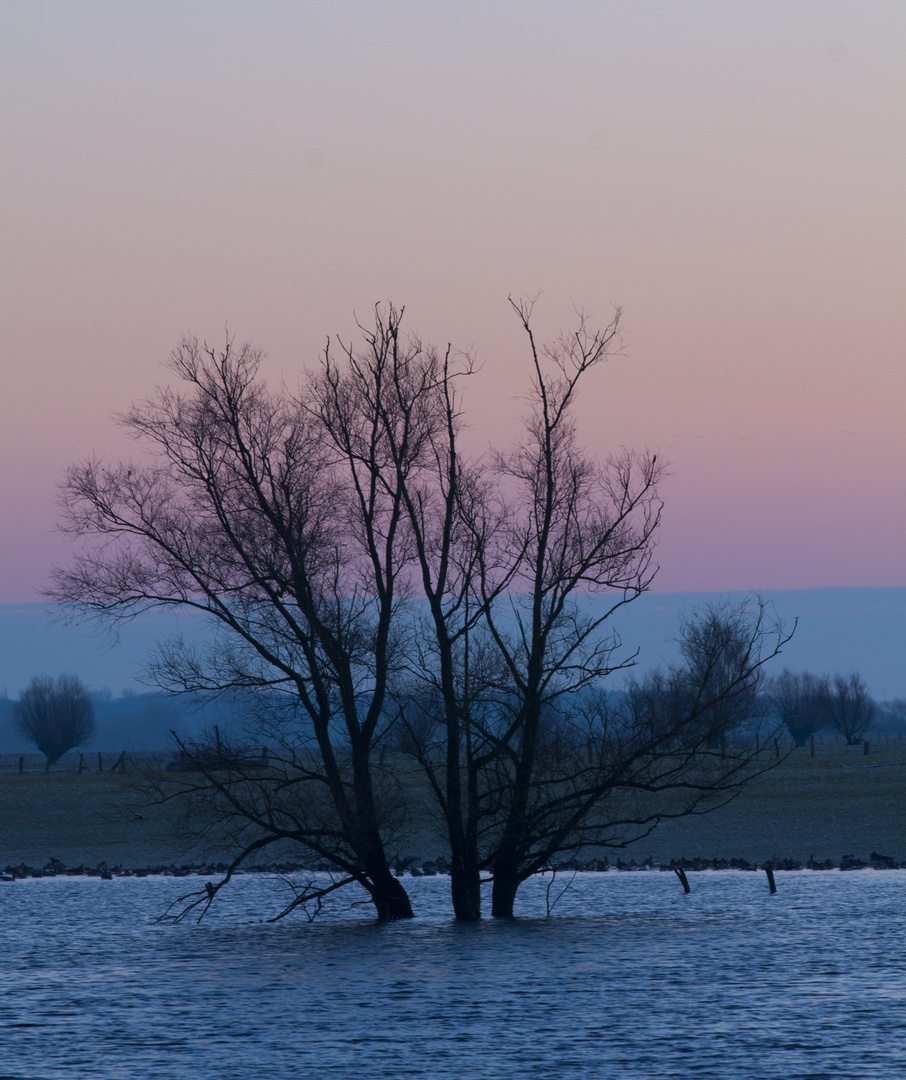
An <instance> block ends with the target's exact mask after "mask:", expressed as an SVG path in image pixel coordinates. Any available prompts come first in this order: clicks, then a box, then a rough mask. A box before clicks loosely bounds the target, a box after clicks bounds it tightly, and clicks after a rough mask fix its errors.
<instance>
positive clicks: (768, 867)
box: [764, 862, 777, 893]
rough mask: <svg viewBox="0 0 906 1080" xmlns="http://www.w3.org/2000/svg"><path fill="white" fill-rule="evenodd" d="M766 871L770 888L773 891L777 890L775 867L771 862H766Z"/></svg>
mask: <svg viewBox="0 0 906 1080" xmlns="http://www.w3.org/2000/svg"><path fill="white" fill-rule="evenodd" d="M764 872H765V873H766V874H767V875H768V888H769V889H770V890H771V892H772V893H775V892H777V886H776V885H775V884H774V867H773V866H771V864H770V863H769V862H768V863H765V864H764Z"/></svg>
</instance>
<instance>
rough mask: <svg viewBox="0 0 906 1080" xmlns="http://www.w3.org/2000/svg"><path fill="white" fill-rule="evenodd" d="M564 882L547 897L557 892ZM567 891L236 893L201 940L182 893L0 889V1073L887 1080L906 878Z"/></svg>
mask: <svg viewBox="0 0 906 1080" xmlns="http://www.w3.org/2000/svg"><path fill="white" fill-rule="evenodd" d="M565 880H566V879H558V881H557V883H556V888H555V889H554V890H553V891H552V895H556V892H557V891H559V887H560V885H561V884H563V883H564V882H565ZM690 882H691V885H692V893H691V895H689V896H684V895H683V894H682V891H681V889H680V886H679V884H678V882H677V881H676V879H675V877H674V876H673V875H672V874H662V873H657V872H651V873H636V874H618V873H609V874H580V875H578V876H577V877H576V878H575V879H574V881H573V882H572V885H571V887H570V888H569V889H568V890H567V892H566V893H565V894H564V895H563V896H562V898H561V899H560V900H559V902H558V903H557V904H556V906H555V907H554V910H553V915H552V916H551V917H550V918H548V917H546V910H547V907H546V883H545V882H544V881H541V880H537V881H533V882H530V883H528V885H527V886H526V887H525V888H524V891H523V893H522V895H521V897H520V902H521V915H522V917H521V918H520V919H519V920H518V921H516V922H515V923H512V924H500V923H495V922H492V921H491V920H487V921H486V922H485V923H483V924H481V925H479V926H460V925H457V924H455V923H454V922H452V921H451V920H450V918H449V914H448V912H449V904H448V899H447V887H448V881H447V879H446V878H441V877H438V878H422V879H408V878H407V879H406V884H407V887H409V888H410V892H411V894H412V897H413V901H414V903H415V906H416V908H417V910H418V912H419V917H418V918H417V919H416V920H414V921H413V922H411V923H408V922H407V923H405V924H396V925H389V926H378V925H375V924H373V923H371V922H370V921H368V917H369V909H368V908H367V907H364V908H363V907H352V908H350V907H349V906H348V904H347V903H346V902H345V901H344V900H343V899H342V898H340V899H339V900H338V901H337V903H335V904H333V905H332V906H331V907H330V909H329V910H328V911H327V912H326V913H325V917H323V918H322V919H319V920H317V921H315V922H314V923H308V922H306V921H304V920H299V919H291V920H284V921H283V922H280V923H275V924H269V923H264V922H261V921H259V920H260V918H262V917H264V916H267V915H269V914H272V913H273V912H275V911H276V910H278V909H279V907H280V906H282V903H283V902H285V899H286V898H285V896H283V894H282V893H281V892H280V891H279V890H280V888H281V884H280V882H279V881H277V880H276V879H272V878H267V877H264V876H251V875H250V876H247V877H243V878H239V879H236V880H235V881H234V882H233V883H231V885H230V886H228V888H229V889H230V892H229V893H228V894H227V895H226V898H225V902H224V903H223V904H221V905H219V906H217V907H215V908H214V909H213V910H212V912H211V913H210V914H209V916H208V917H207V918H206V919H205V921H204V922H202V923H201V925H195V924H194V923H189V922H183V923H180V924H178V925H172V924H160V923H155V922H154V921H153V920H154V918H155V917H156V916H157V915H159V914H160V913H161V912H162V911H163V910H164V908H165V907H166V906H167V904H168V903H169V902H170V900H172V899H173V898H174V897H176V896H178V895H179V894H180V893H184V892H185V891H186V890H187V888H188V887H189V886H190V885H191V884H193V883H194V882H193V881H192V880H191V879H176V880H174V879H170V878H145V879H134V878H132V879H114V880H113V881H101V880H99V879H91V878H87V879H86V878H54V879H42V880H35V881H18V882H15V883H5V884H2V885H0V905H2V915H3V918H2V921H0V1076H2V1077H28V1078H30V1080H38V1078H57V1077H66V1078H67V1080H68V1078H72V1077H122V1078H132V1077H142V1078H146V1077H154V1078H171V1077H172V1078H177V1077H211V1078H232V1077H243V1078H245V1077H258V1076H264V1077H267V1078H268V1080H281V1078H283V1077H297V1076H303V1077H308V1076H312V1077H322V1076H323V1077H349V1078H355V1080H367V1078H369V1077H463V1078H466V1077H468V1078H482V1077H495V1078H497V1077H502V1076H503V1077H522V1076H526V1077H529V1076H530V1077H551V1078H554V1077H556V1078H558V1080H559V1078H569V1077H602V1078H609V1077H621V1078H622V1077H627V1078H628V1077H633V1078H640V1077H641V1078H644V1077H658V1078H660V1077H693V1076H694V1077H697V1078H715V1080H716V1078H720V1080H735V1078H756V1077H757V1078H759V1080H767V1078H774V1077H778V1078H780V1077H784V1078H787V1077H789V1078H806V1077H808V1078H819V1077H828V1078H830V1077H833V1078H834V1080H839V1078H846V1080H848V1078H861V1077H885V1078H887V1077H890V1078H896V1077H900V1076H906V951H904V947H903V940H904V929H906V926H904V922H906V917H904V914H903V912H904V907H906V904H904V899H906V871H885V872H875V871H860V872H850V873H839V872H825V873H816V872H808V871H801V872H791V873H783V874H778V875H777V883H778V892H777V894H776V895H775V896H771V895H769V893H768V889H767V884H766V881H765V878H764V875H763V874H755V873H738V872H736V873H734V872H707V873H700V874H690Z"/></svg>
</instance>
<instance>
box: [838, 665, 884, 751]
mask: <svg viewBox="0 0 906 1080" xmlns="http://www.w3.org/2000/svg"><path fill="white" fill-rule="evenodd" d="M876 713H877V706H876V705H875V703H874V701H872V698H871V695H870V694H869V692H868V686H867V685H866V683H865V680H864V679H863V678H862V676H861V675H860V674H859V673H858V672H856V671H853V672H851V673H850V674H849V675H835V676H834V680H833V682H832V683H831V684H830V688H829V693H828V715H829V719H830V725H831V727H833V728H836V730H837V731H839V732H840V734H841V735H842V736H843V738H844V739H846V745H847V746H855V745H856V744H858V743H860V742H862V740H863V739H864V738H865V734H866V732H867V731H868V729H869V728H870V727H871V725H872V723H873V722H874V718H875V715H876Z"/></svg>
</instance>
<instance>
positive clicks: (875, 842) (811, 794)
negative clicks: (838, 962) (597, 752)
mask: <svg viewBox="0 0 906 1080" xmlns="http://www.w3.org/2000/svg"><path fill="white" fill-rule="evenodd" d="M131 783H132V778H131V777H130V774H129V773H126V774H125V775H120V774H119V773H116V774H111V773H97V772H92V773H82V774H81V775H79V774H77V773H76V772H75V771H55V772H51V773H50V774H49V775H44V773H43V772H41V771H39V770H37V769H36V770H34V771H26V772H24V773H23V774H19V773H18V771H17V770H16V769H15V768H8V769H4V770H2V771H0V822H2V834H0V867H3V866H6V865H18V864H19V863H23V862H24V863H26V864H28V865H30V866H43V865H45V864H46V863H47V862H48V861H49V860H50V859H51V858H56V859H60V860H61V861H62V862H64V863H65V864H66V865H67V866H78V865H83V864H84V865H86V866H94V865H96V864H97V863H98V862H100V861H102V860H103V861H105V862H107V863H108V865H110V866H114V865H116V864H122V865H123V866H128V867H146V866H156V865H161V864H170V863H171V862H175V863H177V864H181V863H188V862H191V863H198V862H206V861H221V860H223V859H224V858H226V857H228V855H229V852H228V851H226V850H224V849H222V848H219V847H218V846H217V845H216V844H214V843H213V842H212V841H211V840H210V838H209V839H208V840H206V841H203V842H201V843H195V844H193V842H192V835H193V833H194V831H195V830H194V828H193V826H195V825H197V824H199V823H198V822H197V821H193V820H191V819H189V818H188V817H187V813H186V808H185V806H184V805H183V804H182V803H181V802H179V801H177V802H174V803H171V804H168V805H166V806H163V807H161V806H149V805H147V803H146V801H145V800H144V799H143V798H142V797H141V796H140V795H139V794H138V793H137V792H136V791H135V790H134V789H133V788H132V787H131V786H130V785H131ZM412 844H413V850H411V851H407V852H405V854H411V855H413V856H415V857H417V858H419V859H427V858H434V857H435V856H436V855H438V854H440V853H441V851H442V843H441V842H440V840H439V838H436V837H435V836H433V835H432V834H431V831H430V828H429V827H428V826H427V823H424V825H423V828H422V829H421V830H420V834H419V837H418V838H416V839H414V840H413V841H412ZM872 851H879V852H882V853H884V854H886V855H891V856H893V857H894V858H896V859H898V860H906V742H890V743H888V744H884V743H883V742H881V743H879V744H876V745H874V746H872V748H871V753H870V754H869V755H868V756H863V753H862V748H861V747H844V746H823V747H818V748H816V751H815V757H814V758H812V757H810V756H809V751H808V750H807V749H800V750H796V751H794V752H793V753H791V754H790V755H789V757H787V758H786V759H785V760H784V761H782V762H781V763H780V764H779V765H778V766H777V768H776V769H773V770H771V771H770V772H768V773H767V774H765V775H764V776H763V777H761V778H760V779H758V780H757V781H755V782H754V783H753V784H752V785H751V786H750V787H749V788H747V789H746V790H745V791H744V792H743V793H742V794H741V795H740V796H739V797H738V798H737V799H736V800H734V802H732V803H731V804H730V805H729V806H726V807H723V808H721V809H719V810H716V811H714V812H713V813H710V814H707V815H703V816H696V817H693V818H684V819H681V820H678V821H672V822H664V823H662V824H661V825H660V826H658V828H657V829H655V831H654V832H653V833H652V834H651V835H650V836H648V837H646V838H645V839H644V840H642V841H640V842H639V843H638V844H636V845H634V846H632V847H630V848H627V849H624V850H623V851H620V852H618V853H610V857H611V859H612V860H613V859H614V858H615V857H616V856H617V855H619V856H620V857H622V858H624V859H629V858H635V859H637V860H638V861H639V862H641V861H642V860H643V859H644V858H646V857H647V856H648V855H653V856H654V859H655V861H656V862H667V861H669V860H670V859H671V858H681V857H686V858H691V859H694V858H708V859H713V858H727V859H729V858H744V859H748V860H749V861H751V862H761V861H764V860H766V859H771V858H774V857H778V858H792V859H798V860H800V861H805V860H807V859H808V858H809V856H811V855H814V857H815V858H816V859H818V860H819V861H823V860H824V859H833V860H834V862H839V860H840V858H841V857H842V856H843V855H845V854H852V855H854V856H856V857H857V858H861V859H866V858H867V857H868V855H869V854H870V853H871V852H872Z"/></svg>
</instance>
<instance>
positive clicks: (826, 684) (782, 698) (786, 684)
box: [769, 668, 831, 746]
mask: <svg viewBox="0 0 906 1080" xmlns="http://www.w3.org/2000/svg"><path fill="white" fill-rule="evenodd" d="M769 691H770V694H771V698H772V700H773V702H774V706H775V709H776V711H777V715H778V716H779V718H780V720H781V721H782V722H783V723H784V724H785V725H786V728H787V730H788V731H789V733H790V735H792V737H793V742H794V743H795V744H796V746H805V744H806V743H807V742H808V740H809V738H810V737H811V736H812V735H814V734H815V732H816V731H820V730H821V728H823V727H827V726H828V725H829V724H830V723H831V713H830V678H829V676H827V675H813V674H812V673H811V672H810V671H790V669H789V668H784V669H783V671H781V673H780V674H779V675H777V676H775V677H774V678H773V679H771V681H770V684H769Z"/></svg>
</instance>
